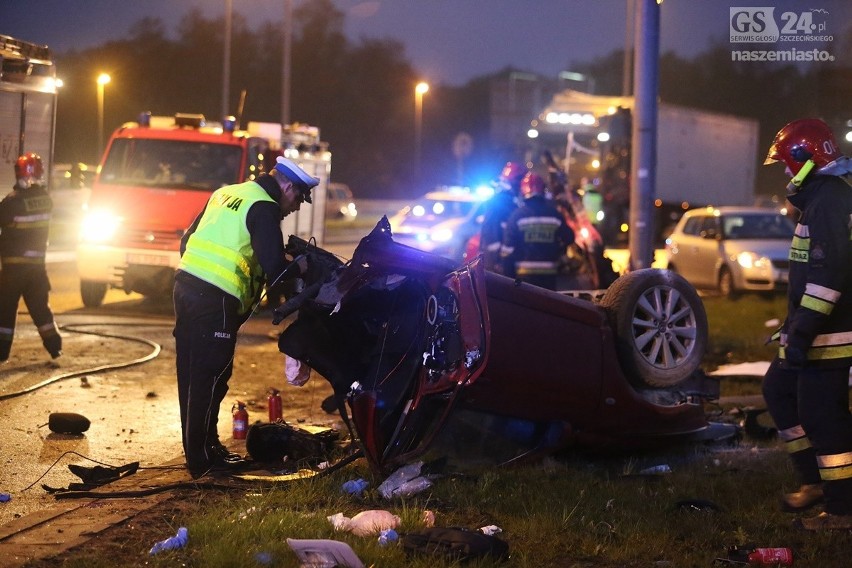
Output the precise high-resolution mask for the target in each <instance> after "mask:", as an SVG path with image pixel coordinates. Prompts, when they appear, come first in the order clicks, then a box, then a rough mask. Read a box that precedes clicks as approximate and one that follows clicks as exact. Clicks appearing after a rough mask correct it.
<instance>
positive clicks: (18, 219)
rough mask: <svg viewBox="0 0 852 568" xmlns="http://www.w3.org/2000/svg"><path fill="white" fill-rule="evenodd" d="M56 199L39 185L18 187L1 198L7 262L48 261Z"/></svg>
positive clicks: (0, 249)
mask: <svg viewBox="0 0 852 568" xmlns="http://www.w3.org/2000/svg"><path fill="white" fill-rule="evenodd" d="M52 211H53V201H52V200H51V199H50V196H49V195H48V194H47V190H46V189H44V187H42V186H39V185H34V186H32V187H30V188H28V189H18V188H16V189H15V191H13V192H12V193H10V194H8V195H7V196H6V197H5V198H3V201H2V202H0V231H2V232H0V256H2V258H3V264H6V265H11V264H44V257H45V251H46V250H47V236H48V231H49V230H50V218H51V213H52Z"/></svg>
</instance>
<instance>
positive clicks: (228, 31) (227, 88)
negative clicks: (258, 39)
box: [219, 0, 234, 120]
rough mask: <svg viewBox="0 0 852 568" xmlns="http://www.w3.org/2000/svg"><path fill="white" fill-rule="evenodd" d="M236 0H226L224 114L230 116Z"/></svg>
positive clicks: (223, 77)
mask: <svg viewBox="0 0 852 568" xmlns="http://www.w3.org/2000/svg"><path fill="white" fill-rule="evenodd" d="M233 1H234V0H225V53H224V55H223V56H222V115H221V116H220V117H219V118H220V119H223V120H224V118H225V117H226V116H228V115H229V114H230V113H229V112H228V99H230V98H231V93H230V86H231V12H232V10H233Z"/></svg>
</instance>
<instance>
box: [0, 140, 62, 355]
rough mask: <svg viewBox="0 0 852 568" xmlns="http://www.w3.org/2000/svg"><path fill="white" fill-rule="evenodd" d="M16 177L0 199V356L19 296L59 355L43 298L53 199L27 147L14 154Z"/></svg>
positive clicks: (4, 352) (59, 342)
mask: <svg viewBox="0 0 852 568" xmlns="http://www.w3.org/2000/svg"><path fill="white" fill-rule="evenodd" d="M15 180H16V181H15V186H14V188H13V190H12V192H11V193H9V194H8V195H7V196H6V197H4V198H3V201H0V262H2V265H3V270H2V272H0V362H2V363H5V362H6V361H8V359H9V352H10V351H11V349H12V340H13V339H14V337H15V321H16V319H17V315H18V303H19V301H20V299H21V297H22V296H23V298H24V303H25V304H26V305H27V310H29V312H30V317H32V319H33V323H34V324H35V325H36V328H38V334H39V336H41V342H42V344H43V345H44V348H45V349H47V352H48V353H50V356H51V358H52V359H53V360H56V359H58V358H59V357H60V356H61V355H62V336H60V335H59V329H58V328H57V327H56V321H55V320H54V318H53V311H51V309H50V305H49V304H48V295H49V292H50V280H48V277H47V269H46V267H45V262H44V259H45V252H46V251H47V234H48V230H49V227H50V216H51V212H52V211H53V201H52V200H51V199H50V196H49V195H48V194H47V187H46V185H45V182H44V164H43V163H42V161H41V157H40V156H39V155H38V154H34V153H32V152H29V153H27V154H23V155H22V156H20V157H18V159H17V160H16V161H15Z"/></svg>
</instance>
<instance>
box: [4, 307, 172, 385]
mask: <svg viewBox="0 0 852 568" xmlns="http://www.w3.org/2000/svg"><path fill="white" fill-rule="evenodd" d="M104 325H109V324H103V323H79V324H69V325H61V326H59V329H61V330H62V331H68V332H71V333H84V334H88V335H96V336H99V337H110V338H113V339H122V340H125V341H133V342H136V343H142V344H145V345H148V346H150V347H151V352H150V353H148V354H147V355H145V356H143V357H139V358H136V359H131V360H129V361H123V362H120V363H109V364H106V365H98V366H96V367H91V368H88V369H81V370H79V371H72V372H69V373H61V374H59V375H54V376H52V377H50V378H48V379H45V380H43V381H41V382H40V383H36V384H34V385H32V386H29V387H27V388H25V389H21V390H19V391H15V392H9V393H5V394H2V395H0V401H2V400H7V399H10V398H15V397H18V396H21V395H25V394H29V393H31V392H33V391H36V390H38V389H40V388H42V387H46V386H48V385H51V384H53V383H56V382H58V381H63V380H65V379H72V378H74V377H80V376H83V375H91V374H94V373H99V372H101V371H109V370H112V369H124V368H126V367H132V366H133V365H140V364H142V363H147V362H148V361H151V360H153V359H156V358H157V356H159V354H160V351H161V350H162V347H161V346H160V344H159V343H155V342H153V341H151V340H149V339H145V338H144V337H136V336H132V335H119V334H115V333H107V332H102V331H86V330H83V329H79V328H81V327H91V326H104ZM121 325H122V326H124V327H129V326H137V327H138V326H144V327H151V326H152V325H156V324H150V323H136V324H134V323H122V324H121Z"/></svg>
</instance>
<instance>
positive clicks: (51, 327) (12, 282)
mask: <svg viewBox="0 0 852 568" xmlns="http://www.w3.org/2000/svg"><path fill="white" fill-rule="evenodd" d="M49 293H50V281H49V280H48V278H47V270H46V269H45V266H44V264H14V263H7V262H4V263H3V270H2V271H0V361H4V360H6V359H8V357H9V352H10V351H11V349H12V340H13V339H14V337H15V322H16V321H17V319H18V303H19V302H20V299H21V297H22V296H23V298H24V303H25V304H26V306H27V310H29V312H30V317H32V319H33V323H34V324H35V325H36V328H37V329H38V333H39V336H41V341H42V344H43V345H44V348H45V349H47V351H48V352H49V353H50V354H51V355H52V356H54V357H56V356H58V355H59V354H60V353H61V351H62V337H61V336H60V335H59V330H58V329H57V327H56V322H55V321H54V319H53V312H52V311H51V309H50V305H49V304H48V294H49Z"/></svg>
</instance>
